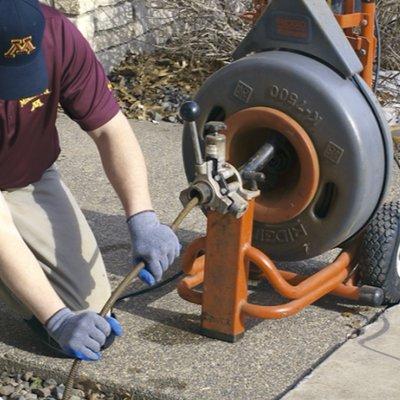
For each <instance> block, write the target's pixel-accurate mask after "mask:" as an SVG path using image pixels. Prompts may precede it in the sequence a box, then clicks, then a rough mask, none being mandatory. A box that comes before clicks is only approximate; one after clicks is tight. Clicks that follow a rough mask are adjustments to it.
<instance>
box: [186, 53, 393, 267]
mask: <svg viewBox="0 0 400 400" xmlns="http://www.w3.org/2000/svg"><path fill="white" fill-rule="evenodd" d="M367 95H368V96H369V97H371V98H368V99H367V98H366V97H365V96H366V94H365V91H364V93H362V91H361V90H360V88H359V87H358V86H357V85H356V84H355V82H354V80H353V79H344V78H343V77H342V76H340V75H339V74H338V73H337V72H336V71H334V70H332V69H331V68H329V67H328V66H326V65H324V64H322V63H320V62H318V61H316V60H314V59H312V58H310V57H307V56H304V55H301V54H297V53H293V52H286V51H270V52H263V53H258V54H255V55H252V56H248V57H245V58H243V59H240V60H238V61H236V62H234V63H232V64H230V65H228V66H226V67H225V68H223V69H222V70H220V71H218V72H217V73H216V74H214V75H213V76H211V77H210V78H209V79H208V80H207V81H206V82H205V84H204V85H203V87H202V88H201V89H200V91H199V93H198V95H197V97H196V101H197V102H198V103H199V104H200V107H201V110H202V114H201V117H200V118H199V120H198V129H199V132H200V134H202V132H203V128H204V125H205V123H206V122H207V121H209V120H225V119H227V118H228V117H229V116H231V115H233V114H235V113H237V112H239V111H241V110H245V109H248V108H252V107H269V108H273V109H276V110H279V111H281V112H283V113H285V114H286V115H288V116H289V117H291V118H292V119H294V120H295V121H296V122H297V123H298V124H300V125H301V127H302V128H303V129H304V130H305V131H306V133H307V134H308V135H309V137H310V139H311V141H312V143H313V145H314V147H315V150H316V152H317V155H318V162H319V168H320V179H319V183H318V189H317V191H316V194H315V196H314V198H313V199H312V201H311V203H310V204H309V206H308V207H307V208H306V209H305V210H304V211H303V212H302V213H301V214H300V215H298V216H296V217H295V218H293V219H291V220H289V221H285V222H282V223H265V222H261V221H260V218H258V220H257V217H256V221H255V227H254V244H255V245H256V246H257V247H259V248H261V249H262V250H264V251H266V252H267V253H268V254H269V255H270V256H271V257H272V258H273V259H275V260H277V261H297V260H303V259H307V258H311V257H315V256H318V255H320V254H322V253H324V252H326V251H328V250H331V249H333V248H335V247H338V246H340V244H342V243H343V242H345V241H347V240H348V239H349V238H351V237H353V236H354V235H355V234H357V233H358V232H359V231H360V230H361V229H362V228H363V227H364V226H365V225H366V224H367V223H368V221H369V220H370V218H371V217H372V216H373V214H374V213H375V211H376V209H377V207H378V206H379V204H380V203H381V202H382V200H383V197H384V194H385V192H386V189H387V186H388V175H389V174H390V165H391V160H392V153H391V149H390V145H389V144H388V143H390V142H391V140H390V133H389V130H388V128H387V127H386V126H385V125H384V124H382V123H378V120H377V112H376V110H373V107H375V108H376V109H378V108H379V106H378V105H377V104H376V103H377V102H376V99H375V98H373V99H372V96H373V94H372V92H370V93H368V94H367ZM372 104H373V107H372ZM378 111H380V110H378ZM380 122H381V121H380ZM253 134H254V132H253ZM251 135H252V134H251V133H250V132H249V141H248V145H249V147H251V143H252V142H253V143H254V141H253V139H251ZM201 139H202V138H201ZM246 140H247V139H244V140H241V141H240V146H246V145H247V144H246ZM249 151H250V150H249ZM251 151H254V148H253V149H251ZM291 151H292V150H291V149H287V151H286V153H287V154H290V152H291ZM249 156H251V154H250V153H249ZM183 158H184V164H185V170H186V174H187V177H188V180H189V181H191V180H192V179H193V177H194V160H193V151H192V144H191V140H190V135H189V132H188V130H187V128H185V130H184V137H183ZM274 162H275V170H276V169H277V168H278V167H279V165H285V163H286V164H288V165H292V168H295V167H293V165H294V166H296V163H295V162H294V163H293V162H292V161H290V160H289V161H288V160H286V159H285V151H283V153H282V156H281V160H275V161H274ZM268 168H269V169H270V171H269V172H270V175H271V177H272V178H273V179H275V181H277V182H278V183H277V184H279V175H278V178H277V177H276V176H274V175H273V172H274V166H273V165H269V167H268ZM266 172H267V175H268V170H267V171H266ZM293 173H294V174H296V170H295V169H294V170H293ZM272 178H271V179H272ZM277 179H278V180H277ZM272 184H274V183H272ZM275 184H276V182H275ZM268 190H270V189H268V187H266V188H263V196H267V195H268Z"/></svg>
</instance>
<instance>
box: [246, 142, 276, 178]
mask: <svg viewBox="0 0 400 400" xmlns="http://www.w3.org/2000/svg"><path fill="white" fill-rule="evenodd" d="M274 155H275V146H274V144H273V143H271V142H267V143H265V144H264V145H263V146H262V147H261V148H260V149H259V150H258V151H257V153H256V154H254V156H253V157H251V158H250V160H249V161H248V162H247V163H246V164H245V165H243V166H242V168H241V169H240V172H241V174H243V173H247V172H257V171H261V170H262V169H264V167H265V166H266V165H267V164H268V163H269V162H270V161H271V160H272V158H273V157H274Z"/></svg>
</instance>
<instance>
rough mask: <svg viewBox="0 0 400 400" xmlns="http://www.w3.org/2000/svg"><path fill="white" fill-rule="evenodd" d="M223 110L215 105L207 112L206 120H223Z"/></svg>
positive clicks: (224, 115)
mask: <svg viewBox="0 0 400 400" xmlns="http://www.w3.org/2000/svg"><path fill="white" fill-rule="evenodd" d="M225 118H226V113H225V110H224V109H223V108H222V107H220V106H215V107H214V108H213V109H212V110H211V111H210V114H208V118H207V122H210V121H225Z"/></svg>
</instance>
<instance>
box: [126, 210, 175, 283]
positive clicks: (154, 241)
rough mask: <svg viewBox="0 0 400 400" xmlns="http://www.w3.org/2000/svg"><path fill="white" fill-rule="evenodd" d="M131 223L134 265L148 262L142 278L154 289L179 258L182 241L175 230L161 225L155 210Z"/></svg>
mask: <svg viewBox="0 0 400 400" xmlns="http://www.w3.org/2000/svg"><path fill="white" fill-rule="evenodd" d="M127 222H128V227H129V231H130V234H131V239H132V251H133V260H134V263H135V264H137V263H138V262H140V261H144V263H145V264H146V267H145V269H143V270H142V272H141V273H140V275H139V277H140V279H141V280H142V281H144V282H145V283H147V284H148V285H149V286H153V285H154V284H155V283H156V282H159V281H160V280H161V278H162V275H163V274H164V272H165V271H166V270H167V269H168V268H169V267H170V266H171V265H172V263H173V262H174V260H175V259H176V258H177V257H179V254H180V250H181V245H180V244H179V240H178V238H177V236H176V235H175V233H174V232H173V231H172V229H171V228H169V227H168V226H167V225H163V224H161V223H160V221H159V220H158V218H157V215H156V213H155V212H154V211H143V212H140V213H138V214H135V215H133V216H132V217H130V218H129V219H128V221H127Z"/></svg>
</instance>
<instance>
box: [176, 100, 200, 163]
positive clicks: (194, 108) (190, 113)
mask: <svg viewBox="0 0 400 400" xmlns="http://www.w3.org/2000/svg"><path fill="white" fill-rule="evenodd" d="M200 112H201V111H200V106H199V105H198V104H197V103H196V102H195V101H187V102H186V103H183V104H182V106H181V109H180V112H179V113H180V116H181V118H182V119H183V120H184V121H185V122H187V123H188V125H189V128H190V136H191V137H192V144H193V150H194V157H195V162H196V165H201V164H203V163H204V160H203V154H202V151H201V146H200V140H199V134H198V131H197V126H196V122H195V121H196V120H197V119H198V118H199V117H200Z"/></svg>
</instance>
